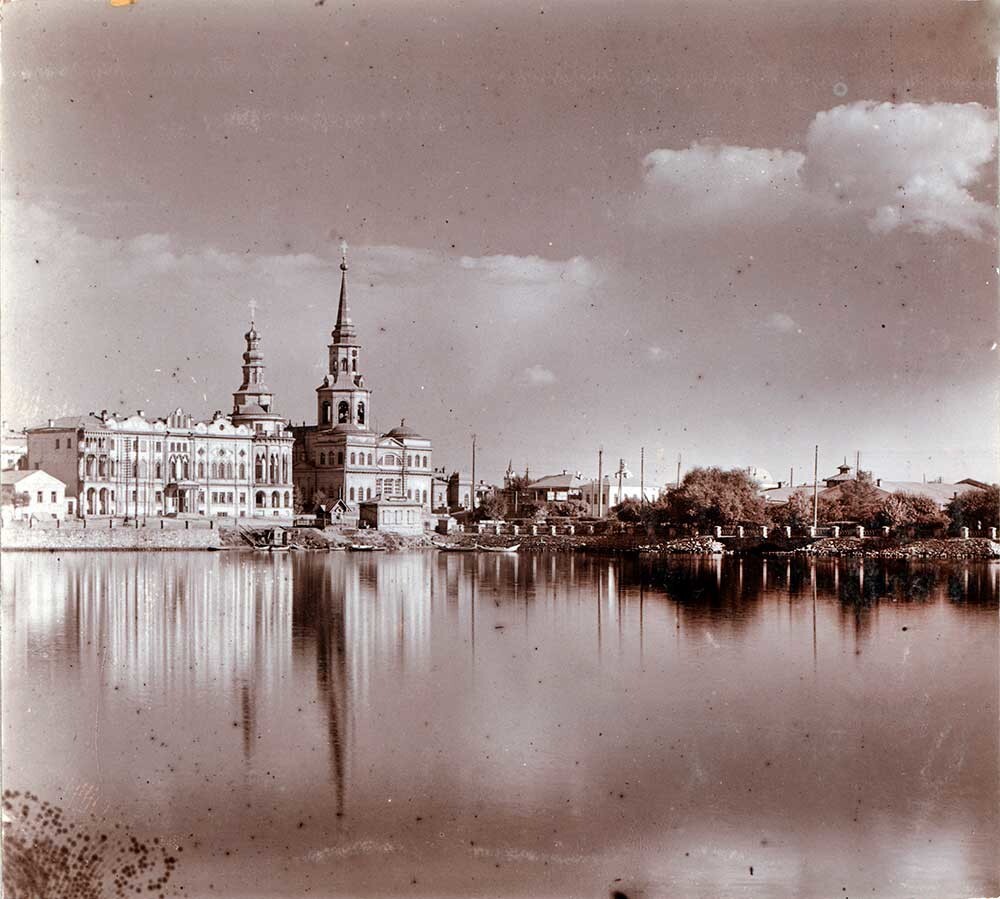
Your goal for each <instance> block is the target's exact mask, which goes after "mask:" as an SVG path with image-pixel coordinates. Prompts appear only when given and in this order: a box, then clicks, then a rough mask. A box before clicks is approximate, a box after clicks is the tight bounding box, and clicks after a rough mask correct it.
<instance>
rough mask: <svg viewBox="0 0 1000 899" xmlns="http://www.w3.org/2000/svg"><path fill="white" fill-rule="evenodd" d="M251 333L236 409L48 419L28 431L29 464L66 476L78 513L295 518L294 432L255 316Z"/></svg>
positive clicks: (236, 397)
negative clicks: (279, 408)
mask: <svg viewBox="0 0 1000 899" xmlns="http://www.w3.org/2000/svg"><path fill="white" fill-rule="evenodd" d="M245 339H246V344H247V348H246V352H245V353H244V354H243V383H242V384H241V385H240V388H239V390H237V391H236V392H235V393H234V394H233V411H232V414H231V415H229V416H226V415H223V414H222V413H221V412H216V413H215V415H214V416H212V418H211V420H209V421H195V420H194V419H193V417H192V416H190V415H187V414H185V413H184V412H183V411H182V410H181V409H176V410H175V411H173V412H172V413H170V414H169V415H168V416H167V417H166V418H156V419H154V418H147V417H146V416H145V415H144V414H143V413H142V412H141V411H139V412H137V413H136V414H135V415H131V416H120V417H119V416H115V415H110V414H109V413H108V412H107V411H103V412H101V413H100V414H98V413H94V412H92V413H89V414H87V415H78V416H70V417H68V418H59V419H50V420H49V422H48V424H47V425H46V426H44V427H40V428H31V429H29V430H28V432H27V435H28V467H29V468H31V469H42V470H44V471H46V472H48V473H49V474H50V475H53V476H54V477H56V478H58V479H59V480H61V481H63V482H64V483H65V484H66V497H67V501H68V500H69V499H71V498H72V499H75V501H76V502H75V505H76V511H77V514H78V515H80V516H82V517H90V516H118V517H120V516H140V517H141V516H146V515H179V516H192V517H200V516H226V517H233V518H252V517H265V516H266V517H268V518H273V517H275V516H278V517H285V516H291V515H292V509H293V504H292V435H291V433H290V432H289V431H288V430H287V425H286V423H285V421H284V419H282V417H281V416H280V415H278V414H277V413H275V412H274V411H273V410H272V400H273V397H272V395H271V391H270V390H269V389H268V388H267V386H266V384H265V382H264V362H263V357H262V356H261V353H260V349H259V346H260V336H259V335H258V333H257V331H256V329H255V327H254V324H253V322H251V324H250V330H249V331H248V332H247V333H246V335H245Z"/></svg>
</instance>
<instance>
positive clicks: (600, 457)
mask: <svg viewBox="0 0 1000 899" xmlns="http://www.w3.org/2000/svg"><path fill="white" fill-rule="evenodd" d="M603 507H604V447H603V446H602V447H598V450H597V517H598V518H600V517H601V515H602V511H601V510H602V509H603Z"/></svg>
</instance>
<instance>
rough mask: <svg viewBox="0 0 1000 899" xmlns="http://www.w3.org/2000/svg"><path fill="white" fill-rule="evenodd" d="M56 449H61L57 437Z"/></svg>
mask: <svg viewBox="0 0 1000 899" xmlns="http://www.w3.org/2000/svg"><path fill="white" fill-rule="evenodd" d="M56 449H59V438H58V437H56Z"/></svg>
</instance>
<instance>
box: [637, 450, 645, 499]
mask: <svg viewBox="0 0 1000 899" xmlns="http://www.w3.org/2000/svg"><path fill="white" fill-rule="evenodd" d="M639 502H640V503H641V504H645V502H646V447H644V446H640V447H639Z"/></svg>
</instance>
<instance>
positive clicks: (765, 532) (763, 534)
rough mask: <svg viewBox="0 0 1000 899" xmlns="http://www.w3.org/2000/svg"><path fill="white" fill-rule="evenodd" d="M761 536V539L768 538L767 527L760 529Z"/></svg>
mask: <svg viewBox="0 0 1000 899" xmlns="http://www.w3.org/2000/svg"><path fill="white" fill-rule="evenodd" d="M760 535H761V537H767V528H766V527H762V528H761V529H760Z"/></svg>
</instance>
